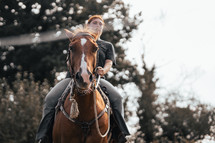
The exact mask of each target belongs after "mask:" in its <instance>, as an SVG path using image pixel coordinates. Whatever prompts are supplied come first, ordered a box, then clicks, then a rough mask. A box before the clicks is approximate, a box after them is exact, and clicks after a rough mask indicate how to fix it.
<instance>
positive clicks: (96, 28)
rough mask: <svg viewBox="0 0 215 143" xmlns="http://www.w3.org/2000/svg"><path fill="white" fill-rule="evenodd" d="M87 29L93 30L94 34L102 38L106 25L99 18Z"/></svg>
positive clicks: (88, 25)
mask: <svg viewBox="0 0 215 143" xmlns="http://www.w3.org/2000/svg"><path fill="white" fill-rule="evenodd" d="M87 27H88V28H89V29H90V30H92V32H93V33H94V34H97V35H99V36H101V34H102V31H103V28H104V24H103V21H102V20H100V19H99V18H94V19H93V20H92V21H91V22H90V23H88V24H87Z"/></svg>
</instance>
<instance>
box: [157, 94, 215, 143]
mask: <svg viewBox="0 0 215 143" xmlns="http://www.w3.org/2000/svg"><path fill="white" fill-rule="evenodd" d="M172 96H173V100H168V99H167V100H166V103H165V104H164V106H165V107H164V108H165V110H164V114H165V117H164V120H163V122H161V127H162V130H163V133H162V137H167V138H168V140H170V141H178V142H180V141H183V140H186V141H192V142H195V141H199V140H202V139H204V138H205V136H206V135H209V136H211V137H212V136H214V133H215V132H214V130H212V129H213V128H214V126H215V113H214V108H213V107H210V106H209V105H206V104H202V103H200V102H199V101H197V100H196V99H194V98H192V99H190V100H187V102H190V103H192V104H188V105H184V106H185V107H179V106H177V104H178V103H179V100H177V98H176V97H174V94H172V95H169V97H172ZM177 97H180V98H181V97H182V96H179V95H177Z"/></svg>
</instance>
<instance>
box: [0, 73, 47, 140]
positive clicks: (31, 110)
mask: <svg viewBox="0 0 215 143" xmlns="http://www.w3.org/2000/svg"><path fill="white" fill-rule="evenodd" d="M26 77H30V79H28V78H26ZM0 85H1V86H0V99H1V100H0V117H1V118H0V127H1V128H0V142H1V143H14V142H18V143H29V142H34V140H35V133H36V131H37V128H38V124H39V122H40V119H41V114H42V103H43V98H44V96H45V95H46V94H47V92H48V91H49V88H50V86H49V85H48V83H47V81H45V82H43V83H42V84H39V83H38V82H34V79H33V76H32V74H30V75H28V74H27V73H26V74H25V75H24V76H23V77H22V76H21V74H20V73H18V74H17V75H16V81H15V82H13V89H11V88H10V87H9V86H8V83H7V81H6V80H5V79H4V78H3V79H0Z"/></svg>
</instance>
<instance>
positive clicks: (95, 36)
mask: <svg viewBox="0 0 215 143" xmlns="http://www.w3.org/2000/svg"><path fill="white" fill-rule="evenodd" d="M91 35H92V36H93V37H94V39H95V40H98V38H99V36H98V34H93V33H91Z"/></svg>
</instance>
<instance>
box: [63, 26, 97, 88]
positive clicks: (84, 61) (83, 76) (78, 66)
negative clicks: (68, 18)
mask: <svg viewBox="0 0 215 143" xmlns="http://www.w3.org/2000/svg"><path fill="white" fill-rule="evenodd" d="M65 31H66V35H67V37H68V38H69V40H70V44H69V52H68V66H69V70H70V74H71V75H72V76H73V78H74V80H75V82H76V85H77V86H78V88H80V89H82V90H86V89H89V88H90V85H91V83H92V80H93V74H94V72H95V68H96V54H97V50H98V45H97V43H96V37H95V36H94V35H92V34H90V33H89V32H78V33H77V34H73V33H72V32H70V31H69V30H65Z"/></svg>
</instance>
